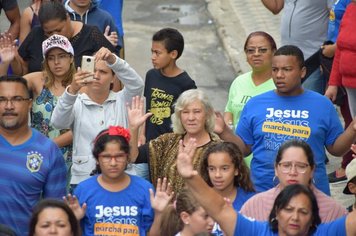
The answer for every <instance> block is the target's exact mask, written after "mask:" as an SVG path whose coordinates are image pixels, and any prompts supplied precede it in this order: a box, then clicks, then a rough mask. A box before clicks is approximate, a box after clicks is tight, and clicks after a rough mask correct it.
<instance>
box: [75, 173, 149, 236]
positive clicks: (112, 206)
mask: <svg viewBox="0 0 356 236" xmlns="http://www.w3.org/2000/svg"><path fill="white" fill-rule="evenodd" d="M129 177H130V184H129V186H127V187H126V188H125V189H123V190H121V191H119V192H110V191H108V190H106V189H104V188H103V187H102V186H101V185H100V184H99V183H98V176H93V177H91V178H89V179H87V180H85V181H83V182H81V183H80V184H79V185H78V187H77V188H76V189H75V192H74V194H75V196H77V198H78V199H79V202H80V205H82V204H83V203H84V202H85V203H86V204H87V210H86V213H85V216H84V218H83V219H82V221H81V227H82V230H83V235H88V236H89V235H107V234H109V232H110V233H111V234H110V235H114V234H115V235H131V236H135V235H137V236H139V235H141V236H144V235H146V232H147V231H148V230H149V228H150V227H151V225H152V222H153V215H154V214H153V209H152V208H151V203H150V196H149V191H148V189H150V188H151V189H153V186H152V184H150V183H149V182H148V181H146V180H144V179H142V178H140V177H137V176H132V175H129Z"/></svg>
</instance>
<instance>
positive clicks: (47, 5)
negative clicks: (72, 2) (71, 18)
mask: <svg viewBox="0 0 356 236" xmlns="http://www.w3.org/2000/svg"><path fill="white" fill-rule="evenodd" d="M67 16H68V15H67V11H66V9H65V7H64V5H63V4H62V3H61V1H49V2H44V3H42V4H41V7H40V9H39V11H38V19H39V21H40V24H41V25H43V24H46V23H47V22H48V21H50V20H60V21H65V20H67Z"/></svg>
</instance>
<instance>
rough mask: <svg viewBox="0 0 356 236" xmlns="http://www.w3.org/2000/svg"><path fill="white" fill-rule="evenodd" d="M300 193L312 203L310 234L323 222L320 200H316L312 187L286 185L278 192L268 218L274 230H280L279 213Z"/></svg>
mask: <svg viewBox="0 0 356 236" xmlns="http://www.w3.org/2000/svg"><path fill="white" fill-rule="evenodd" d="M300 194H303V195H305V196H306V197H307V198H308V199H309V201H310V205H311V212H312V218H311V222H310V223H311V226H310V229H309V232H308V235H311V234H312V233H313V232H314V231H315V230H316V228H317V226H318V225H319V224H320V223H321V220H320V216H319V207H318V202H317V201H316V197H315V195H314V193H313V192H312V191H311V190H310V188H308V187H306V186H304V185H301V184H292V185H289V186H287V187H285V188H284V189H283V190H282V191H281V192H280V193H279V194H278V196H277V198H276V200H275V201H274V204H273V207H272V211H271V213H270V215H269V218H268V221H269V225H270V227H271V229H272V231H274V232H278V220H277V219H276V216H277V215H278V213H279V212H280V211H281V210H282V209H284V208H285V207H286V206H287V205H288V204H289V202H290V200H291V199H292V198H293V197H296V196H298V195H300Z"/></svg>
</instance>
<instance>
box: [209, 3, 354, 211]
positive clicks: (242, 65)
mask: <svg viewBox="0 0 356 236" xmlns="http://www.w3.org/2000/svg"><path fill="white" fill-rule="evenodd" d="M206 2H207V7H208V10H209V12H210V14H211V16H212V18H213V19H214V21H215V22H214V23H215V25H216V28H217V32H218V36H219V38H220V40H221V41H222V44H223V46H224V48H225V52H226V54H227V56H228V58H229V59H230V61H231V64H232V66H233V68H234V70H235V73H236V75H237V74H240V73H245V72H247V71H250V70H251V69H250V66H249V65H248V64H247V62H246V56H245V53H244V50H243V46H244V43H245V40H246V37H247V36H248V35H249V34H250V33H251V32H253V31H265V32H267V33H269V34H270V35H271V36H272V37H273V38H274V40H275V41H276V43H277V48H278V47H280V46H281V45H280V29H279V26H280V14H279V15H273V14H272V13H271V12H270V11H269V10H268V9H266V8H265V6H264V5H263V4H262V2H261V0H206ZM328 156H329V160H330V162H329V164H328V165H327V166H326V168H327V172H328V173H330V172H332V171H334V170H335V169H336V168H338V167H339V166H340V162H341V157H333V156H331V155H329V154H328ZM345 185H346V182H339V183H335V184H330V190H331V195H332V197H333V198H334V199H336V200H337V201H338V202H340V203H341V204H342V205H343V206H345V207H348V206H350V205H351V204H352V203H353V201H354V198H353V195H345V194H343V193H342V191H343V189H344V187H345Z"/></svg>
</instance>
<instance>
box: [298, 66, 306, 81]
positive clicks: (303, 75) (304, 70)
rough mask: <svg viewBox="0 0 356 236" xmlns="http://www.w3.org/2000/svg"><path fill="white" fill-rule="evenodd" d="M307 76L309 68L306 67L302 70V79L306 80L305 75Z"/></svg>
mask: <svg viewBox="0 0 356 236" xmlns="http://www.w3.org/2000/svg"><path fill="white" fill-rule="evenodd" d="M306 74H307V68H306V67H305V66H303V67H302V69H301V76H300V77H301V78H302V79H304V77H305V75H306Z"/></svg>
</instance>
